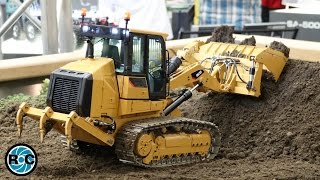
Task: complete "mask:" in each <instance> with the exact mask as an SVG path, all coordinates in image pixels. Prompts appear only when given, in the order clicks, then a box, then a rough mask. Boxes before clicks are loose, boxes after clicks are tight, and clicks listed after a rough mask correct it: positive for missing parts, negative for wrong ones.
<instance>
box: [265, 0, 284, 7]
mask: <svg viewBox="0 0 320 180" xmlns="http://www.w3.org/2000/svg"><path fill="white" fill-rule="evenodd" d="M261 5H262V6H264V7H266V8H268V9H282V8H284V7H285V6H284V5H282V4H281V0H262V1H261Z"/></svg>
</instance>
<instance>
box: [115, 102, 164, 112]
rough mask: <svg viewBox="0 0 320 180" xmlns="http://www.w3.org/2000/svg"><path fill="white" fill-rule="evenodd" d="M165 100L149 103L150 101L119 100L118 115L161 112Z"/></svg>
mask: <svg viewBox="0 0 320 180" xmlns="http://www.w3.org/2000/svg"><path fill="white" fill-rule="evenodd" d="M165 105H166V100H163V101H150V100H125V99H120V106H119V113H120V115H129V114H138V113H147V112H152V111H154V112H157V111H162V110H163V109H164V108H165Z"/></svg>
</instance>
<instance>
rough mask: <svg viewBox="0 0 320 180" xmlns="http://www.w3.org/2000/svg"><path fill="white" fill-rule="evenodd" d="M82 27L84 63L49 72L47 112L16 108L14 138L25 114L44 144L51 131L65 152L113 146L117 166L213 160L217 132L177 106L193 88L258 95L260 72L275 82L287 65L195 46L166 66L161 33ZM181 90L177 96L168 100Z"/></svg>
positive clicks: (275, 57) (261, 55)
mask: <svg viewBox="0 0 320 180" xmlns="http://www.w3.org/2000/svg"><path fill="white" fill-rule="evenodd" d="M127 22H128V19H127ZM81 29H82V36H83V37H86V38H87V52H86V57H85V58H83V59H80V60H78V61H75V62H71V63H69V64H67V65H65V66H63V67H61V68H59V69H57V70H55V71H53V72H52V74H51V77H50V84H49V90H48V95H47V107H46V108H45V109H37V108H33V107H30V106H29V105H28V104H27V103H22V104H21V105H20V107H19V110H18V113H17V117H16V123H17V127H18V134H19V136H21V132H22V129H23V117H25V116H28V117H30V118H32V119H34V120H38V121H39V129H40V139H41V142H42V141H43V140H44V136H45V135H46V134H47V133H48V132H49V131H50V130H51V129H52V128H53V129H55V130H56V131H58V132H59V133H61V134H62V135H64V136H65V137H66V144H67V146H68V147H71V146H74V145H75V144H76V143H90V144H96V145H101V146H111V147H114V149H115V153H116V155H117V157H118V158H119V160H120V161H123V162H126V163H131V164H134V165H138V166H144V167H164V166H172V165H180V164H188V163H193V162H199V161H204V160H210V159H213V158H214V157H215V156H216V155H217V154H218V151H219V147H220V144H221V136H220V132H219V130H218V128H217V126H215V125H214V124H213V123H211V122H207V121H201V120H196V119H188V118H184V117H180V111H179V109H178V107H179V105H180V104H181V103H183V102H184V101H186V100H188V99H189V98H190V97H191V96H192V92H193V91H194V90H197V91H201V92H208V91H215V92H220V93H237V94H242V95H249V96H256V97H258V96H259V95H260V82H261V76H262V71H263V69H267V70H269V71H270V72H271V73H272V74H273V75H274V78H275V80H277V79H278V78H279V76H280V74H281V71H282V69H283V67H284V65H285V63H286V61H287V59H288V58H287V57H286V56H285V55H284V54H283V53H282V52H280V51H277V50H273V49H270V48H258V47H255V46H246V45H237V44H226V43H216V42H209V43H204V42H201V41H195V42H192V43H190V44H188V45H186V46H185V47H184V48H183V49H182V50H179V51H178V52H177V55H176V56H174V57H173V58H171V59H170V60H169V58H168V54H167V53H166V44H165V40H164V39H165V38H166V35H165V34H162V33H157V32H148V31H140V30H135V29H128V28H118V27H111V26H102V25H89V24H88V25H83V26H82V27H81ZM181 87H185V88H186V89H185V90H184V91H183V93H181V95H179V96H178V97H176V98H173V97H171V96H170V91H172V90H173V89H176V88H181ZM84 148H86V147H84Z"/></svg>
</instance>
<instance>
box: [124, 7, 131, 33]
mask: <svg viewBox="0 0 320 180" xmlns="http://www.w3.org/2000/svg"><path fill="white" fill-rule="evenodd" d="M130 16H131V13H130V12H129V11H127V12H125V13H124V20H125V21H126V29H127V28H128V22H129V21H130Z"/></svg>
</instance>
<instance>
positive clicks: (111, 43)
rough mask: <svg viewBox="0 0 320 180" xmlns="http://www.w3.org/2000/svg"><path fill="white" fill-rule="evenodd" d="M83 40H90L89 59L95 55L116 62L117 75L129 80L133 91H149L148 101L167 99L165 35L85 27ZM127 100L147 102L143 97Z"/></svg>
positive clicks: (101, 27) (91, 26) (113, 28)
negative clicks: (146, 89) (138, 89)
mask: <svg viewBox="0 0 320 180" xmlns="http://www.w3.org/2000/svg"><path fill="white" fill-rule="evenodd" d="M82 36H85V37H88V38H89V41H88V49H87V57H89V56H88V53H89V54H90V53H92V54H94V55H95V56H96V57H108V58H111V59H113V60H114V64H115V68H116V74H117V75H122V76H127V77H129V83H130V84H131V85H132V86H134V87H137V88H148V92H149V95H148V99H150V100H160V99H165V98H166V88H167V73H166V69H167V68H166V59H165V57H166V47H165V42H164V38H165V37H166V35H165V34H160V33H154V32H147V31H138V30H134V29H133V30H131V29H130V30H129V29H126V28H118V27H111V26H101V25H88V26H83V27H82ZM93 43H97V45H95V50H93ZM98 43H99V44H98ZM91 51H92V52H91ZM92 57H93V55H92ZM125 98H126V99H145V98H144V97H142V98H135V97H132V98H131V97H125Z"/></svg>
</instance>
